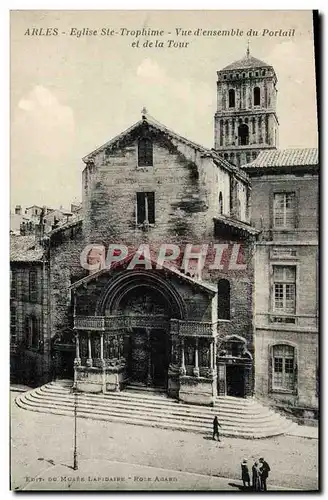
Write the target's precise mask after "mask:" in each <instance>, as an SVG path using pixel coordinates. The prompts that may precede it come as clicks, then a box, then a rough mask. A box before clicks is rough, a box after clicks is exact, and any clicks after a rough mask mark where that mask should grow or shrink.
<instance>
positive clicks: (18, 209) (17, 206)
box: [15, 205, 22, 215]
mask: <svg viewBox="0 0 328 500" xmlns="http://www.w3.org/2000/svg"><path fill="white" fill-rule="evenodd" d="M15 214H16V215H22V206H21V205H16V206H15Z"/></svg>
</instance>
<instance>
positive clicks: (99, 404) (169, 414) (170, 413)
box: [27, 390, 277, 428]
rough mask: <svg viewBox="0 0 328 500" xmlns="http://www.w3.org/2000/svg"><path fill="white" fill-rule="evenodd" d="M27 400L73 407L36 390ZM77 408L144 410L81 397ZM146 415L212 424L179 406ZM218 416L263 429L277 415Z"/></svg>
mask: <svg viewBox="0 0 328 500" xmlns="http://www.w3.org/2000/svg"><path fill="white" fill-rule="evenodd" d="M27 398H28V399H29V400H30V399H32V400H33V401H36V402H41V403H48V404H51V403H53V404H54V405H55V404H58V405H65V406H66V405H67V407H71V406H73V403H74V401H73V398H72V397H71V396H62V397H61V398H59V397H56V398H51V397H49V396H48V397H47V396H45V394H44V393H42V392H41V391H38V390H36V391H35V392H34V393H33V394H30V395H28V396H27ZM78 406H79V408H80V407H82V408H83V407H90V406H93V407H96V408H97V409H98V408H99V409H102V408H103V409H106V410H108V409H109V408H110V410H113V411H121V412H124V413H126V414H127V413H130V414H133V415H135V414H139V415H144V413H145V410H144V408H140V407H135V406H134V405H130V406H129V405H126V403H124V404H123V403H121V402H120V401H118V402H115V401H111V402H110V405H109V404H108V401H104V400H101V398H99V399H98V400H97V399H95V398H89V397H83V396H81V395H80V396H79V398H78ZM147 414H148V415H152V416H158V417H161V416H165V417H166V418H168V419H183V420H185V421H195V420H196V419H197V421H199V422H203V423H204V424H205V425H210V426H211V425H212V422H213V414H210V413H208V414H206V413H199V412H197V408H195V409H194V411H193V412H191V411H190V410H187V411H185V410H184V408H183V407H182V408H181V407H180V406H178V405H177V406H176V407H175V408H172V409H170V410H163V409H161V408H158V407H156V406H153V407H148V408H147ZM218 416H219V417H220V418H219V420H220V422H221V421H222V422H223V421H225V425H237V426H238V425H242V426H243V427H254V424H255V423H256V425H259V426H261V427H262V428H263V427H268V426H269V425H270V424H276V419H277V415H276V414H274V413H273V414H272V415H261V416H260V417H259V418H257V419H254V417H252V416H249V415H240V414H239V415H238V416H236V415H229V414H226V415H221V414H220V413H218Z"/></svg>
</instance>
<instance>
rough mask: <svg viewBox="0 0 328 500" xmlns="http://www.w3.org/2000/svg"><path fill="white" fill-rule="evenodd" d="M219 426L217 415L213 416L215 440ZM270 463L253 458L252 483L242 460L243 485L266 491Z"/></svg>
mask: <svg viewBox="0 0 328 500" xmlns="http://www.w3.org/2000/svg"><path fill="white" fill-rule="evenodd" d="M219 427H221V425H220V422H219V420H218V417H216V416H215V417H214V420H213V439H214V440H215V441H221V440H220V433H219ZM270 470H271V469H270V465H269V464H268V462H266V461H265V460H264V458H260V459H259V460H258V461H257V460H255V462H254V464H253V465H252V485H251V478H250V474H249V469H248V464H247V460H246V459H245V460H243V461H242V463H241V479H242V481H243V485H244V487H245V488H250V487H251V486H252V489H253V490H254V491H267V479H268V477H269V472H270Z"/></svg>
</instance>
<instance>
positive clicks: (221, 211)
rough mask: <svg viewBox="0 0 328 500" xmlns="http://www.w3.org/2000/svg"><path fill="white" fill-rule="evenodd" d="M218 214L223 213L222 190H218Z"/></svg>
mask: <svg viewBox="0 0 328 500" xmlns="http://www.w3.org/2000/svg"><path fill="white" fill-rule="evenodd" d="M219 214H220V215H222V214H223V198H222V192H221V191H220V194H219Z"/></svg>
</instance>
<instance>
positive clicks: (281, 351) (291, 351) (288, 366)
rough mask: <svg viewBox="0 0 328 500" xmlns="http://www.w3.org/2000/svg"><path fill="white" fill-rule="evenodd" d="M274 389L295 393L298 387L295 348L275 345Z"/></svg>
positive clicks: (273, 364) (273, 353) (273, 359)
mask: <svg viewBox="0 0 328 500" xmlns="http://www.w3.org/2000/svg"><path fill="white" fill-rule="evenodd" d="M272 366H273V377H272V389H273V390H274V389H278V390H279V389H284V390H288V391H294V390H295V386H296V364H295V348H294V347H292V346H290V345H286V344H281V345H275V346H273V348H272Z"/></svg>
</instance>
